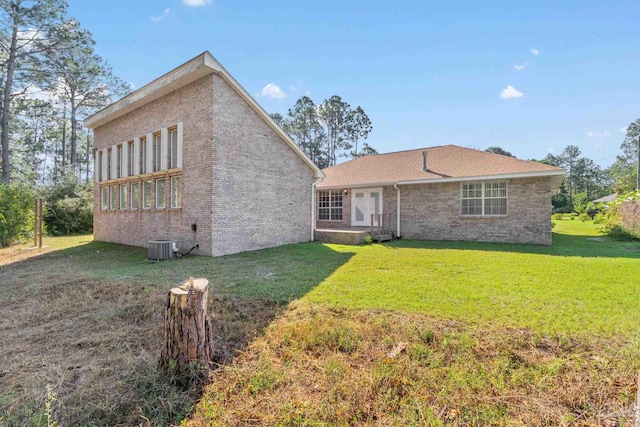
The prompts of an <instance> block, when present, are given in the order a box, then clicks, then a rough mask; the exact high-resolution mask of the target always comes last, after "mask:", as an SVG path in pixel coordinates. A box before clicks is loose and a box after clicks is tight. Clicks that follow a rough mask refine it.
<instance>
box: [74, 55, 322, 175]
mask: <svg viewBox="0 0 640 427" xmlns="http://www.w3.org/2000/svg"><path fill="white" fill-rule="evenodd" d="M212 73H216V74H218V75H219V76H220V77H222V79H223V80H224V81H225V82H226V83H227V84H229V86H231V87H232V88H233V90H235V91H236V93H237V94H238V95H239V96H240V97H241V98H242V99H243V100H244V101H245V102H246V103H247V104H248V105H249V107H251V108H252V109H253V110H254V111H255V112H256V113H257V114H258V115H259V116H260V117H261V118H262V120H264V121H265V122H266V123H267V125H269V127H271V129H273V131H274V132H275V133H276V134H278V136H280V137H281V138H282V139H283V140H284V141H285V142H286V143H287V144H288V145H289V146H290V148H291V149H292V150H293V151H294V152H295V153H296V154H297V155H298V156H299V157H300V158H301V159H302V160H304V162H305V163H306V164H307V166H309V168H310V169H311V170H313V171H314V172H315V175H316V177H317V178H322V177H323V176H324V175H323V173H322V171H321V170H320V168H318V166H316V164H315V163H313V162H312V161H311V159H309V157H307V155H306V154H304V152H303V151H302V150H301V149H300V148H299V147H298V146H297V145H296V144H295V143H294V142H293V141H292V140H291V138H289V136H288V135H287V134H286V133H285V132H284V131H283V130H282V128H280V126H278V125H277V124H276V122H274V121H273V119H272V118H271V117H270V116H269V114H267V112H266V111H265V110H264V109H263V108H262V107H261V106H260V104H258V103H257V102H256V100H255V99H253V97H252V96H251V95H249V93H248V92H247V91H246V90H245V89H244V88H243V87H242V86H240V84H239V83H238V82H237V81H236V79H234V78H233V76H231V74H229V72H228V71H227V70H226V69H225V68H224V67H223V66H222V65H221V64H220V63H219V62H218V60H217V59H215V58H214V57H213V55H211V53H209V51H205V52H203V53H201V54H200V55H198V56H196V57H195V58H193V59H191V60H189V61H187V62H185V63H184V64H182V65H180V66H179V67H177V68H175V69H173V70H171V71H169V72H168V73H166V74H164V75H162V76H160V77H158V78H157V79H155V80H154V81H152V82H151V83H149V84H147V85H145V86H143V87H141V88H140V89H137V90H135V91H133V92H131V93H130V94H128V95H127V96H125V97H124V98H122V99H119V100H118V101H116V102H114V103H113V104H111V105H109V106H107V107H105V108H103V109H102V110H100V111H98V112H97V113H95V114H93V115H91V116H89V117H87V118H86V119H85V120H84V126H86V127H88V128H89V129H95V128H97V127H98V126H101V125H103V124H105V123H108V122H110V121H112V120H114V119H116V118H118V117H121V116H123V115H125V114H127V113H129V112H131V111H133V110H135V109H137V108H140V107H141V106H143V105H145V104H148V103H150V102H152V101H154V100H156V99H158V98H160V97H161V96H164V95H166V94H168V93H170V92H173V91H174V90H176V89H178V88H181V87H183V86H185V85H187V84H189V83H191V82H193V81H196V80H197V79H199V78H201V77H204V76H206V75H208V74H212Z"/></svg>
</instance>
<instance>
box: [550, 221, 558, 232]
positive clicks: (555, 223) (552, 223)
mask: <svg viewBox="0 0 640 427" xmlns="http://www.w3.org/2000/svg"><path fill="white" fill-rule="evenodd" d="M556 225H558V223H557V222H555V221H551V229H552V230H553V229H554V228H556Z"/></svg>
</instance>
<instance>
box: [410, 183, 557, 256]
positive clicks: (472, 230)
mask: <svg viewBox="0 0 640 427" xmlns="http://www.w3.org/2000/svg"><path fill="white" fill-rule="evenodd" d="M400 190H401V195H400V201H401V206H400V209H401V212H400V214H401V223H400V228H401V232H402V236H403V237H405V238H412V239H430V240H431V239H433V240H469V241H484V242H507V243H533V244H537V245H550V244H551V216H550V215H551V183H550V178H527V179H511V180H508V199H507V212H508V215H507V216H506V217H495V218H472V217H463V216H461V215H460V183H457V182H454V183H436V184H422V185H403V186H401V187H400Z"/></svg>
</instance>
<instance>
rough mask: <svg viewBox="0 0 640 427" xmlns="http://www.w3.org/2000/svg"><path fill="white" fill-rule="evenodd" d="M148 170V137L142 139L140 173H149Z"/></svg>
mask: <svg viewBox="0 0 640 427" xmlns="http://www.w3.org/2000/svg"><path fill="white" fill-rule="evenodd" d="M149 172H151V171H148V170H147V137H145V136H143V137H141V138H140V173H149Z"/></svg>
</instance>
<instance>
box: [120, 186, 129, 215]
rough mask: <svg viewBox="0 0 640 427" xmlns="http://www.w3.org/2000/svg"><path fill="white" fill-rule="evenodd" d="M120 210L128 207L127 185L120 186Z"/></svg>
mask: <svg viewBox="0 0 640 427" xmlns="http://www.w3.org/2000/svg"><path fill="white" fill-rule="evenodd" d="M119 206H120V210H121V211H122V210H125V209H127V207H128V206H129V186H128V185H127V184H121V185H120V205H119Z"/></svg>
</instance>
